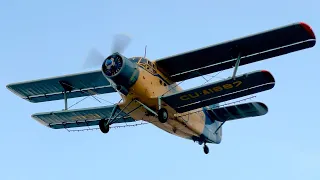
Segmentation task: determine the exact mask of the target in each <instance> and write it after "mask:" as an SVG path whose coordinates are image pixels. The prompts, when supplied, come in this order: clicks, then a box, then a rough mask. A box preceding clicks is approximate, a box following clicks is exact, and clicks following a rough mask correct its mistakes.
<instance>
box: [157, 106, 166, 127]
mask: <svg viewBox="0 0 320 180" xmlns="http://www.w3.org/2000/svg"><path fill="white" fill-rule="evenodd" d="M158 119H159V121H160V122H161V123H165V122H167V120H168V111H167V110H166V109H164V108H161V109H160V110H159V112H158Z"/></svg>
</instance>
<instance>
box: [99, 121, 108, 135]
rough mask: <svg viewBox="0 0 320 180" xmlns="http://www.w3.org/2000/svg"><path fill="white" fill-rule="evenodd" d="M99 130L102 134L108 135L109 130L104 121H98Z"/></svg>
mask: <svg viewBox="0 0 320 180" xmlns="http://www.w3.org/2000/svg"><path fill="white" fill-rule="evenodd" d="M99 128H100V131H101V132H102V133H108V132H109V129H110V125H109V124H108V122H107V121H106V120H104V119H102V120H100V121H99Z"/></svg>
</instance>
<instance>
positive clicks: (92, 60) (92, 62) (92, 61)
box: [83, 49, 105, 68]
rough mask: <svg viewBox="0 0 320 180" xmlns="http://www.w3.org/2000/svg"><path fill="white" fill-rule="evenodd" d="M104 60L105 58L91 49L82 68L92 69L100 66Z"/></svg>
mask: <svg viewBox="0 0 320 180" xmlns="http://www.w3.org/2000/svg"><path fill="white" fill-rule="evenodd" d="M104 59H105V57H104V56H103V55H102V54H101V53H100V52H99V51H98V50H97V49H91V51H90V52H89V54H88V57H87V59H86V61H85V63H84V65H83V67H84V68H92V67H97V66H101V65H102V63H103V61H104Z"/></svg>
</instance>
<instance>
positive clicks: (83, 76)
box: [7, 70, 115, 103]
mask: <svg viewBox="0 0 320 180" xmlns="http://www.w3.org/2000/svg"><path fill="white" fill-rule="evenodd" d="M62 84H63V85H65V86H66V87H67V88H68V89H69V90H70V91H68V92H67V97H68V98H76V97H82V96H89V95H94V94H102V93H110V92H115V90H114V88H113V87H112V86H111V85H110V83H109V81H108V80H107V79H106V78H105V77H104V76H103V74H102V72H101V71H100V70H99V71H92V72H85V73H80V74H71V75H66V76H59V77H52V78H47V79H39V80H35V81H28V82H19V83H13V84H9V85H7V88H8V89H9V90H10V91H12V92H13V93H15V94H16V95H18V96H20V97H21V98H23V99H25V100H27V101H30V102H33V103H37V102H45V101H53V100H59V99H63V98H64V88H63V87H62Z"/></svg>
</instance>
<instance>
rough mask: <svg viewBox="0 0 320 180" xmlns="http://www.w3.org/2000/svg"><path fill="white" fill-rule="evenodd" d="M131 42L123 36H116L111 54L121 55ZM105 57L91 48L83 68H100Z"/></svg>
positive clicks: (127, 37)
mask: <svg viewBox="0 0 320 180" xmlns="http://www.w3.org/2000/svg"><path fill="white" fill-rule="evenodd" d="M130 42H131V38H130V37H129V36H128V35H125V34H117V35H115V36H114V37H113V42H112V48H111V54H113V53H116V52H118V53H120V54H121V53H123V52H124V50H125V49H126V48H127V47H128V45H129V44H130ZM105 58H106V57H105V56H103V55H102V53H100V52H99V51H98V50H97V49H95V48H93V49H91V50H90V52H89V54H88V56H87V59H86V60H85V62H84V64H83V68H92V67H96V66H101V64H102V63H103V61H104V60H105Z"/></svg>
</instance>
